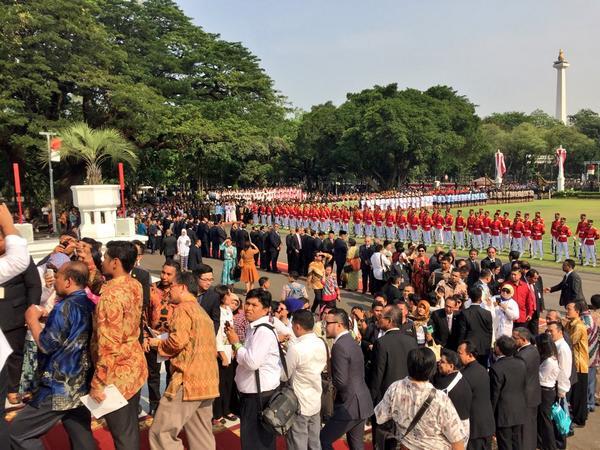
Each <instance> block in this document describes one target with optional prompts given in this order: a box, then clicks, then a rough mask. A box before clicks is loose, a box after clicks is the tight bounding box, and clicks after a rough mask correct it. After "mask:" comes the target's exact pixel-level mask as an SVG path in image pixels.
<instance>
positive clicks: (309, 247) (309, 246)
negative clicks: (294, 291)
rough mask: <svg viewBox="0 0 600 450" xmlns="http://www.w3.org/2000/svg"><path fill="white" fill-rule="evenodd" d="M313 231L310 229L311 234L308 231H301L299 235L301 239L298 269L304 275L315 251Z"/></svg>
mask: <svg viewBox="0 0 600 450" xmlns="http://www.w3.org/2000/svg"><path fill="white" fill-rule="evenodd" d="M314 233H315V232H314V231H311V235H309V234H308V233H303V234H301V235H300V237H301V239H302V252H301V254H302V267H301V270H300V275H302V276H306V275H307V274H308V265H309V264H310V263H311V262H312V260H313V259H314V257H315V256H314V255H315V252H316V248H315V238H314Z"/></svg>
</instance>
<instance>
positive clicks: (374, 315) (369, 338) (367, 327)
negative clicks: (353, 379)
mask: <svg viewBox="0 0 600 450" xmlns="http://www.w3.org/2000/svg"><path fill="white" fill-rule="evenodd" d="M383 308H384V306H383V303H382V302H379V301H374V302H373V303H371V317H370V318H368V319H367V320H366V321H365V322H362V323H361V326H362V327H363V329H362V330H361V335H362V339H361V340H360V346H361V348H362V351H363V354H364V360H365V363H366V367H370V364H371V361H372V358H371V354H372V352H373V346H374V345H375V342H376V341H377V339H379V338H380V337H381V336H382V335H383V331H382V330H380V329H379V319H380V318H381V316H382V315H383ZM366 375H367V377H369V376H370V370H367V372H366Z"/></svg>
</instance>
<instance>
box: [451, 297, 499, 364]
mask: <svg viewBox="0 0 600 450" xmlns="http://www.w3.org/2000/svg"><path fill="white" fill-rule="evenodd" d="M469 296H470V297H471V302H472V304H471V306H470V307H469V308H467V309H465V310H463V312H462V313H461V315H460V316H461V318H460V321H459V342H462V341H465V340H469V341H471V342H472V343H473V345H475V347H476V348H477V361H479V363H480V364H481V365H482V366H483V367H487V364H488V359H489V356H490V350H491V347H492V329H493V323H492V313H490V312H489V311H488V310H486V309H483V307H482V306H481V297H482V291H481V289H479V288H476V287H474V288H471V290H470V291H469Z"/></svg>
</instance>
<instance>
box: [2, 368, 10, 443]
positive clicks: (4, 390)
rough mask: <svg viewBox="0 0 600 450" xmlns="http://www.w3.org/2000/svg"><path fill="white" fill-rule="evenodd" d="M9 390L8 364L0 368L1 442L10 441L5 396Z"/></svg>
mask: <svg viewBox="0 0 600 450" xmlns="http://www.w3.org/2000/svg"><path fill="white" fill-rule="evenodd" d="M7 391H8V373H7V371H6V365H4V367H3V368H2V370H0V399H2V400H0V442H8V439H9V434H8V423H7V422H6V417H5V416H6V410H5V400H4V399H5V398H6V393H7Z"/></svg>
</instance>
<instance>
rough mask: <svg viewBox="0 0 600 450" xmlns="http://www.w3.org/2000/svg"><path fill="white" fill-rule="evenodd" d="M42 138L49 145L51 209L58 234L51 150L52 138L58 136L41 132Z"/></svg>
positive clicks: (55, 231) (53, 231)
mask: <svg viewBox="0 0 600 450" xmlns="http://www.w3.org/2000/svg"><path fill="white" fill-rule="evenodd" d="M39 134H41V135H42V136H46V142H47V144H48V174H49V175H50V207H51V208H52V233H54V234H56V233H57V232H58V228H57V227H56V205H55V202H54V171H53V170H52V149H51V148H50V137H51V136H56V134H57V133H53V132H51V131H40V133H39Z"/></svg>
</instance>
